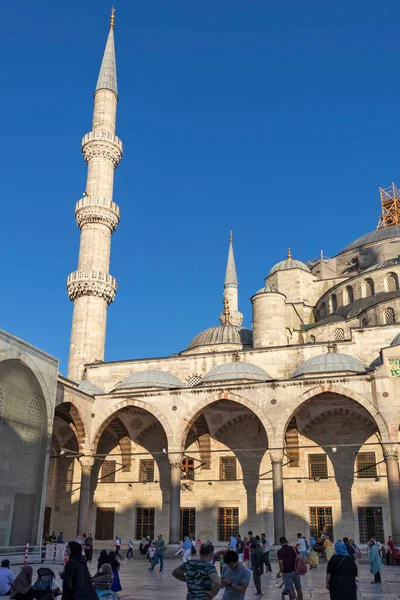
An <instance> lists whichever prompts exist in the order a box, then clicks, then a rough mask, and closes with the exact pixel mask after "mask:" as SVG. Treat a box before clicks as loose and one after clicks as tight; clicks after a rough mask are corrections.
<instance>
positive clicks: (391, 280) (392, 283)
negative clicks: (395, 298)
mask: <svg viewBox="0 0 400 600" xmlns="http://www.w3.org/2000/svg"><path fill="white" fill-rule="evenodd" d="M386 282H387V289H388V292H396V291H397V290H398V289H399V278H398V277H397V275H396V273H389V274H388V276H387V280H386Z"/></svg>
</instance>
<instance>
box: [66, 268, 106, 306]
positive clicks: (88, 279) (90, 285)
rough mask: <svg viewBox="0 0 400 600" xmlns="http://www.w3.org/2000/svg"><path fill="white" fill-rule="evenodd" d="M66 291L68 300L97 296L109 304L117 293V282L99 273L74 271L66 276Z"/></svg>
mask: <svg viewBox="0 0 400 600" xmlns="http://www.w3.org/2000/svg"><path fill="white" fill-rule="evenodd" d="M67 291H68V297H69V299H70V300H76V299H77V298H79V297H80V296H97V297H98V298H103V299H104V300H105V301H106V302H107V304H111V302H113V301H114V298H115V294H116V292H117V281H116V279H115V278H114V277H112V275H109V274H108V273H102V272H101V271H74V272H73V273H71V274H70V275H68V279H67Z"/></svg>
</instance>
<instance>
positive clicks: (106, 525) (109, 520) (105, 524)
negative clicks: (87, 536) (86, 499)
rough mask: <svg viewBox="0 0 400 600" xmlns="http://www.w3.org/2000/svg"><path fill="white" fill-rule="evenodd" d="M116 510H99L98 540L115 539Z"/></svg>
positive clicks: (97, 522) (97, 518)
mask: <svg viewBox="0 0 400 600" xmlns="http://www.w3.org/2000/svg"><path fill="white" fill-rule="evenodd" d="M114 517H115V508H98V509H97V513H96V540H113V539H114Z"/></svg>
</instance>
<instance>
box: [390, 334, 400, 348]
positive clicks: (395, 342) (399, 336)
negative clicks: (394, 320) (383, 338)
mask: <svg viewBox="0 0 400 600" xmlns="http://www.w3.org/2000/svg"><path fill="white" fill-rule="evenodd" d="M399 344H400V333H398V334H397V335H396V337H394V338H393V340H392V342H391V344H390V345H391V346H398V345H399Z"/></svg>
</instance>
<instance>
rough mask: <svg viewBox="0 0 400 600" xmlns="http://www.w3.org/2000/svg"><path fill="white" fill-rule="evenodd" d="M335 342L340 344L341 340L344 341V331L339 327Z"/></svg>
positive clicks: (336, 331) (336, 330)
mask: <svg viewBox="0 0 400 600" xmlns="http://www.w3.org/2000/svg"><path fill="white" fill-rule="evenodd" d="M334 336H335V340H336V341H337V342H339V341H340V340H344V329H342V328H341V327H338V328H337V329H335V331H334Z"/></svg>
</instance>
